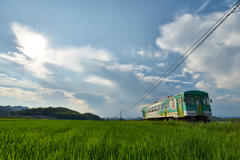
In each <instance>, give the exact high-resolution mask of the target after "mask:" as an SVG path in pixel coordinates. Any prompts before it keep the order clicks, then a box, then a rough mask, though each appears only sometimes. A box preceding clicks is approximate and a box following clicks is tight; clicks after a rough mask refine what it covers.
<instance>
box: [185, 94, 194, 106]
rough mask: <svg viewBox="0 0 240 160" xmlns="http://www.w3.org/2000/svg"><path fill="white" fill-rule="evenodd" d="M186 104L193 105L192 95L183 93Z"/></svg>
mask: <svg viewBox="0 0 240 160" xmlns="http://www.w3.org/2000/svg"><path fill="white" fill-rule="evenodd" d="M185 102H186V105H194V100H193V95H191V94H185Z"/></svg>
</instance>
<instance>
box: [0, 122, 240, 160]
mask: <svg viewBox="0 0 240 160" xmlns="http://www.w3.org/2000/svg"><path fill="white" fill-rule="evenodd" d="M239 144H240V124H239V122H237V123H218V122H212V123H208V124H205V123H198V124H192V123H188V122H177V121H168V122H163V121H157V122H154V121H73V120H6V119H5V120H0V159H16V160H19V159H39V160H43V159H50V160H51V159H54V160H55V159H56V160H61V159H64V160H66V159H70V160H71V159H84V160H86V159H131V160H132V159H149V160H152V159H157V160H160V159H240V145H239Z"/></svg>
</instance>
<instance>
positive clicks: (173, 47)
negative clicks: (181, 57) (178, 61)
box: [156, 12, 240, 89]
mask: <svg viewBox="0 0 240 160" xmlns="http://www.w3.org/2000/svg"><path fill="white" fill-rule="evenodd" d="M222 15H223V13H221V12H216V13H211V14H209V15H193V14H184V15H182V16H178V17H176V19H175V21H173V22H171V23H169V24H166V25H163V26H160V28H159V31H160V33H161V35H160V36H159V37H158V38H157V40H156V43H157V45H158V46H159V47H160V48H161V49H163V50H167V51H173V52H177V53H181V54H184V53H185V52H186V51H187V50H188V49H189V48H190V46H191V45H193V42H196V41H197V40H198V38H200V37H201V36H202V35H203V34H204V33H205V32H206V31H207V30H208V29H209V28H210V27H211V26H212V25H213V24H214V23H215V22H216V21H217V20H218V19H219V18H220V17H221V16H222ZM239 25H240V19H239V17H238V15H237V14H232V15H231V16H230V17H229V18H228V19H227V20H226V21H225V22H224V23H223V24H222V25H221V26H220V27H219V28H218V29H217V30H216V31H215V32H214V33H213V34H212V35H211V36H210V37H209V38H208V39H207V40H206V41H205V42H204V43H203V44H202V45H201V46H200V47H199V48H198V49H197V50H196V51H195V52H194V53H193V54H192V55H191V56H189V58H188V59H187V60H186V68H188V69H189V70H191V71H192V72H193V73H194V72H198V73H203V74H201V75H202V76H203V77H208V79H213V81H214V83H216V86H217V88H227V89H239V86H240V81H239V78H240V72H239V69H238V68H240V28H239V27H238V26H239ZM193 78H198V76H196V75H195V76H194V77H193ZM200 84H201V83H199V84H197V86H198V87H199V86H200Z"/></svg>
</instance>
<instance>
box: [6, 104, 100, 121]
mask: <svg viewBox="0 0 240 160" xmlns="http://www.w3.org/2000/svg"><path fill="white" fill-rule="evenodd" d="M11 114H12V115H23V116H33V117H36V116H48V117H52V118H57V119H79V120H102V119H101V118H100V117H99V116H97V115H94V114H92V113H85V114H81V113H79V112H77V111H73V110H70V109H67V108H63V107H56V108H54V107H48V108H42V107H39V108H31V109H25V110H21V111H14V112H12V113H11Z"/></svg>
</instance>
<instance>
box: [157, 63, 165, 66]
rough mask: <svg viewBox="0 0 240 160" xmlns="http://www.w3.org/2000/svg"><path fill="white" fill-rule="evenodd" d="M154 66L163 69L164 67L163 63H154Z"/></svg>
mask: <svg viewBox="0 0 240 160" xmlns="http://www.w3.org/2000/svg"><path fill="white" fill-rule="evenodd" d="M156 66H158V67H164V66H165V63H156Z"/></svg>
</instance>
